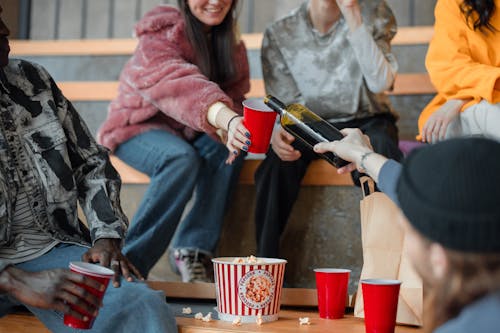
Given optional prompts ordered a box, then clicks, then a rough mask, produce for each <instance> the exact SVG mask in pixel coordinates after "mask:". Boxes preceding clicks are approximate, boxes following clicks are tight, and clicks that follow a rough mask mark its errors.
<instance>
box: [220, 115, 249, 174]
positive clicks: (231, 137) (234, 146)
mask: <svg viewBox="0 0 500 333" xmlns="http://www.w3.org/2000/svg"><path fill="white" fill-rule="evenodd" d="M251 144H252V141H251V137H250V132H249V131H248V129H246V127H245V126H244V125H243V117H242V116H235V117H233V118H231V120H230V121H229V123H228V128H227V141H226V147H227V149H228V150H229V156H228V158H227V160H226V164H231V163H233V161H234V160H235V159H236V157H237V156H238V155H239V154H240V151H241V150H243V151H248V148H249V147H250V145H251Z"/></svg>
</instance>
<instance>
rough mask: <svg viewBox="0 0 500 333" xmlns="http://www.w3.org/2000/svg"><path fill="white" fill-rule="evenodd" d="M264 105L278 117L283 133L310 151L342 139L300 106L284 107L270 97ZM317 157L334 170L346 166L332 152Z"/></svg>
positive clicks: (267, 97) (340, 134)
mask: <svg viewBox="0 0 500 333" xmlns="http://www.w3.org/2000/svg"><path fill="white" fill-rule="evenodd" d="M264 103H266V104H267V106H269V107H270V108H271V109H273V110H274V111H275V112H277V113H278V114H279V115H280V123H281V126H282V127H283V128H284V129H285V131H287V132H288V133H290V134H292V135H293V136H294V137H295V138H297V139H299V140H301V141H303V142H304V143H305V144H306V145H307V146H309V147H310V148H311V149H312V147H313V146H314V145H315V144H317V143H319V142H330V141H335V140H340V139H342V138H343V137H344V135H343V134H342V133H341V132H340V131H339V130H338V129H337V128H335V127H334V126H332V125H331V124H330V123H329V122H327V121H326V120H324V119H323V118H321V117H320V116H318V115H317V114H315V113H314V112H312V111H311V110H309V109H308V108H307V107H305V106H304V105H302V104H298V103H295V104H290V105H285V104H283V102H281V101H280V100H279V99H277V98H276V97H274V96H271V95H267V96H266V97H265V98H264ZM318 155H320V156H321V157H322V158H324V159H325V160H327V161H328V162H330V164H332V165H333V166H334V167H336V168H340V167H342V166H344V165H346V164H348V162H346V161H344V160H343V159H341V158H340V157H338V156H337V155H335V154H334V153H332V152H326V153H322V154H318Z"/></svg>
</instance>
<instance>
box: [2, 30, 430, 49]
mask: <svg viewBox="0 0 500 333" xmlns="http://www.w3.org/2000/svg"><path fill="white" fill-rule="evenodd" d="M433 34H434V29H433V27H431V26H415V27H399V28H398V33H397V34H396V36H395V37H394V39H393V41H392V45H417V44H428V43H429V41H430V40H431V38H432V35H433ZM241 38H242V39H243V41H244V42H245V44H246V46H247V49H249V50H259V49H260V46H261V44H262V34H261V33H249V34H242V35H241ZM10 45H11V54H12V55H14V56H28V55H30V56H48V55H57V56H78V55H93V56H105V55H130V54H132V53H133V52H134V50H135V47H136V46H137V40H136V39H134V38H113V39H81V40H80V39H59V40H11V41H10Z"/></svg>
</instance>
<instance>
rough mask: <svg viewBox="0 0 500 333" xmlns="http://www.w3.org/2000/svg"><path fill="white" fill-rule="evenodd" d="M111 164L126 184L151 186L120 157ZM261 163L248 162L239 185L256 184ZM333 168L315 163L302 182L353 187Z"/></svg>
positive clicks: (322, 163)
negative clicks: (256, 171) (257, 171)
mask: <svg viewBox="0 0 500 333" xmlns="http://www.w3.org/2000/svg"><path fill="white" fill-rule="evenodd" d="M110 159H111V163H112V164H113V166H114V167H115V169H116V170H117V171H118V173H119V174H120V176H121V178H122V182H123V183H124V184H149V181H150V179H149V177H148V176H147V175H145V174H143V173H142V172H140V171H137V170H136V169H134V168H132V167H131V166H129V165H128V164H126V163H125V162H123V161H122V160H120V159H119V158H118V157H116V156H114V155H112V156H111V157H110ZM260 163H261V161H260V160H246V161H245V163H244V164H243V169H242V170H241V174H240V179H239V183H240V184H243V185H253V184H254V174H255V170H256V169H257V167H258V166H259V164H260ZM336 170H337V169H335V168H334V167H333V166H331V165H330V164H329V163H328V162H326V161H323V160H317V161H314V162H313V163H312V164H311V165H310V167H309V168H308V169H307V172H306V174H305V176H304V179H303V180H302V185H309V186H328V185H336V186H351V185H353V183H352V179H351V176H350V175H348V174H347V175H339V174H338V173H337V171H336Z"/></svg>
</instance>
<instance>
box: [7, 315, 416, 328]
mask: <svg viewBox="0 0 500 333" xmlns="http://www.w3.org/2000/svg"><path fill="white" fill-rule="evenodd" d="M303 317H309V319H310V322H311V325H309V326H299V318H303ZM176 321H177V326H178V333H228V332H236V333H253V332H262V333H285V332H286V333H289V332H298V331H302V330H304V331H307V332H309V333H324V332H342V333H364V332H365V324H364V320H363V319H360V318H354V317H353V316H352V315H346V316H345V317H344V318H343V319H341V320H327V319H320V318H319V316H318V313H317V311H315V310H308V309H283V310H281V311H280V317H279V319H278V320H277V321H275V322H271V323H265V324H263V325H261V326H258V325H257V324H242V325H241V326H235V325H232V324H231V323H229V322H223V321H219V320H214V321H211V322H208V323H207V322H203V321H201V320H196V319H194V318H187V317H177V318H176ZM0 332H9V333H50V331H49V330H48V329H47V328H46V327H45V326H43V324H42V323H41V322H40V321H39V320H38V319H37V318H36V317H35V316H33V315H31V314H11V315H8V316H6V317H4V318H1V319H0ZM422 332H423V330H422V329H421V328H416V327H410V326H401V325H397V326H396V330H395V333H422Z"/></svg>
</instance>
